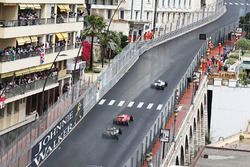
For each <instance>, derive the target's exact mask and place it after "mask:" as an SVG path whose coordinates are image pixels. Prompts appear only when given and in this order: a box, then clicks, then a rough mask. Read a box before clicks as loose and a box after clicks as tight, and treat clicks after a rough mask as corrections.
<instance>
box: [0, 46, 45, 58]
mask: <svg viewBox="0 0 250 167" xmlns="http://www.w3.org/2000/svg"><path fill="white" fill-rule="evenodd" d="M43 51H44V50H43V44H35V45H32V44H26V45H23V46H18V47H17V48H16V47H10V46H9V47H6V48H4V49H0V59H1V60H2V61H4V60H5V59H6V60H7V61H10V60H9V59H11V60H15V59H21V58H24V57H30V56H37V55H39V54H40V53H41V52H43ZM2 56H12V57H11V58H10V57H2ZM19 56H20V57H19Z"/></svg>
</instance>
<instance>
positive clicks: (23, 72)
mask: <svg viewBox="0 0 250 167" xmlns="http://www.w3.org/2000/svg"><path fill="white" fill-rule="evenodd" d="M51 65H52V63H50V64H44V65H40V66H36V67H30V68H26V69H22V70H19V71H16V72H15V76H21V75H27V74H31V73H35V72H40V71H44V70H48V69H50V68H51Z"/></svg>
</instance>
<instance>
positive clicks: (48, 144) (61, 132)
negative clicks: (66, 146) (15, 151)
mask: <svg viewBox="0 0 250 167" xmlns="http://www.w3.org/2000/svg"><path fill="white" fill-rule="evenodd" d="M82 116H83V105H82V100H81V101H80V102H79V103H77V105H76V106H75V107H74V108H73V109H72V110H71V111H70V112H69V113H68V114H67V115H66V116H65V117H63V119H62V120H61V121H60V122H59V123H58V124H57V125H56V126H55V127H54V128H53V129H52V130H51V131H50V132H49V133H48V134H47V135H46V136H44V137H43V138H42V139H41V140H40V141H39V142H38V143H37V144H36V145H35V146H34V147H33V148H32V156H31V164H30V165H29V167H37V166H39V165H40V164H41V163H42V161H43V160H44V159H45V158H47V157H48V156H49V154H50V153H51V152H52V151H53V150H54V149H55V148H56V147H57V146H58V145H59V144H60V143H61V142H62V141H63V139H65V137H66V136H67V135H68V134H69V133H70V132H71V131H72V129H73V127H74V126H75V125H76V124H77V122H79V120H80V119H81V117H82Z"/></svg>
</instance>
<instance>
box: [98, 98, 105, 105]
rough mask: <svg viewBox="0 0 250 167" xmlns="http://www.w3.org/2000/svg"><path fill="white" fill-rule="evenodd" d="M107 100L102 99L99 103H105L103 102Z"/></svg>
mask: <svg viewBox="0 0 250 167" xmlns="http://www.w3.org/2000/svg"><path fill="white" fill-rule="evenodd" d="M105 101H106V99H102V100H101V101H100V102H99V103H98V104H99V105H103V103H104V102H105Z"/></svg>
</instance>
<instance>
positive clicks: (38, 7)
mask: <svg viewBox="0 0 250 167" xmlns="http://www.w3.org/2000/svg"><path fill="white" fill-rule="evenodd" d="M33 6H34V8H35V9H41V5H39V4H34V5H33Z"/></svg>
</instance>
